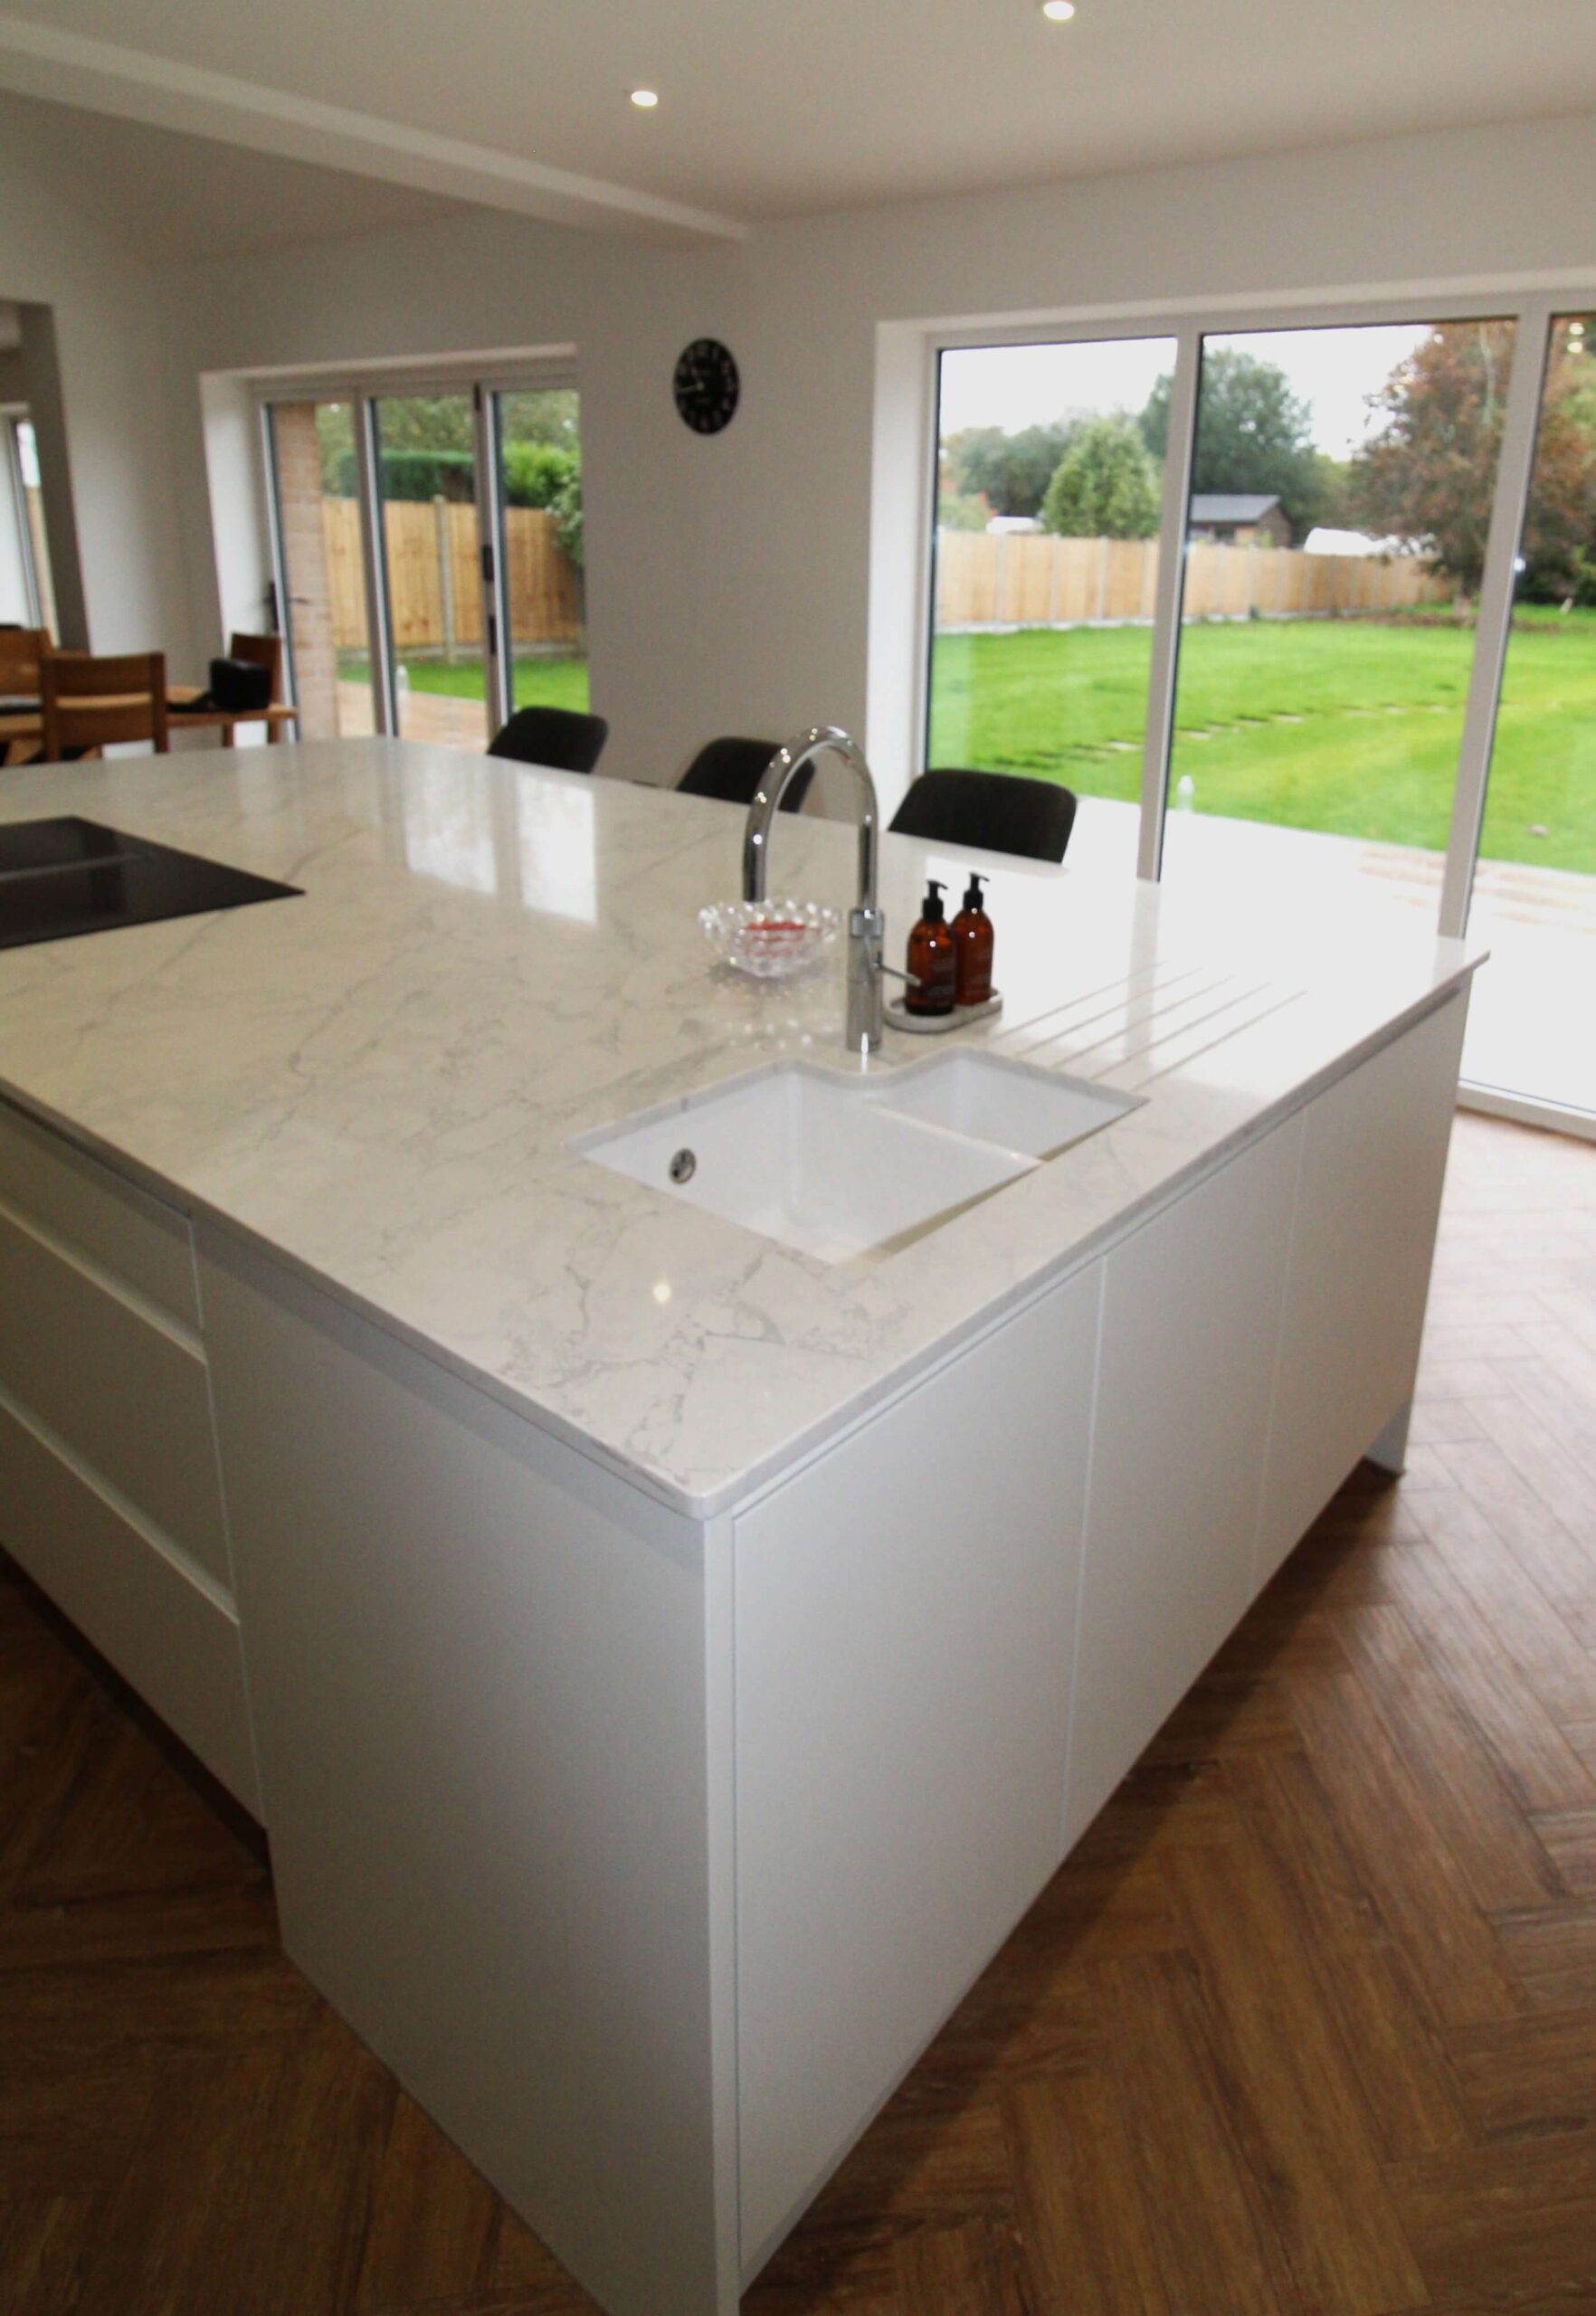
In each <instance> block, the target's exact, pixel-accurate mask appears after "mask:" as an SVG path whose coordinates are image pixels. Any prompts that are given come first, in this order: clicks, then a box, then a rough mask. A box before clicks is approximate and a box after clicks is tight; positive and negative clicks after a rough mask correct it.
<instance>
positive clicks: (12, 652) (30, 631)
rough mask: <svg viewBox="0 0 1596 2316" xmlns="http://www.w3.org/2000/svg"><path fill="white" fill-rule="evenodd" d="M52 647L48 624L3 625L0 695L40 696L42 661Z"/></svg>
mask: <svg viewBox="0 0 1596 2316" xmlns="http://www.w3.org/2000/svg"><path fill="white" fill-rule="evenodd" d="M49 649H50V631H49V629H48V628H47V627H5V628H0V699H28V700H33V699H37V698H38V697H39V663H40V661H41V660H43V657H44V655H45V653H46V652H47V651H48V650H49Z"/></svg>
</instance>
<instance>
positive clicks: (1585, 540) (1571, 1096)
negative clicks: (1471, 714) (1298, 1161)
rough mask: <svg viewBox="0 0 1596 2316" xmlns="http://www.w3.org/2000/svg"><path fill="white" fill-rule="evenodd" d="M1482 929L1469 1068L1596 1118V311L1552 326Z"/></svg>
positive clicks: (1491, 1086)
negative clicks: (1485, 953) (1486, 959)
mask: <svg viewBox="0 0 1596 2316" xmlns="http://www.w3.org/2000/svg"><path fill="white" fill-rule="evenodd" d="M1469 931H1470V933H1471V935H1475V936H1477V937H1478V938H1479V939H1481V940H1485V941H1488V943H1489V944H1490V949H1491V962H1490V963H1489V965H1488V966H1487V969H1486V971H1485V972H1484V973H1481V974H1480V975H1479V977H1478V981H1477V987H1476V992H1475V997H1474V1001H1473V1004H1472V1006H1471V1008H1470V1011H1469V1018H1468V1042H1467V1044H1466V1045H1465V1048H1464V1052H1463V1074H1464V1077H1465V1078H1466V1079H1468V1080H1469V1081H1471V1082H1472V1083H1473V1084H1475V1085H1477V1086H1478V1087H1483V1088H1485V1089H1487V1092H1489V1093H1491V1094H1495V1095H1497V1096H1506V1099H1507V1101H1508V1102H1509V1103H1512V1102H1515V1101H1519V1102H1529V1103H1532V1104H1537V1105H1539V1104H1546V1105H1551V1106H1554V1107H1556V1108H1558V1109H1562V1110H1567V1111H1572V1112H1575V1113H1578V1114H1581V1115H1582V1116H1583V1117H1585V1118H1586V1119H1588V1120H1589V1121H1590V1123H1591V1125H1592V1126H1596V1028H1593V1027H1592V1023H1596V312H1588V313H1583V314H1563V315H1558V316H1555V317H1553V321H1552V325H1551V339H1550V344H1549V346H1548V349H1547V358H1546V365H1545V372H1544V384H1543V385H1542V390H1541V398H1540V413H1539V422H1538V425H1537V428H1536V439H1535V451H1534V464H1533V465H1532V467H1531V470H1530V483H1529V494H1528V501H1527V505H1526V508H1525V520H1524V527H1523V533H1522V536H1521V538H1520V541H1519V551H1518V555H1517V556H1516V558H1515V588H1514V598H1513V617H1512V627H1511V631H1510V632H1509V635H1508V639H1507V650H1506V665H1505V668H1504V672H1503V679H1502V690H1501V698H1500V702H1499V705H1498V707H1497V710H1496V729H1495V736H1494V741H1493V745H1492V750H1491V764H1490V777H1489V781H1488V784H1487V790H1486V806H1485V817H1484V822H1483V826H1482V830H1481V835H1480V844H1479V857H1478V864H1477V868H1476V870H1475V878H1474V898H1473V906H1472V909H1471V912H1470V916H1469Z"/></svg>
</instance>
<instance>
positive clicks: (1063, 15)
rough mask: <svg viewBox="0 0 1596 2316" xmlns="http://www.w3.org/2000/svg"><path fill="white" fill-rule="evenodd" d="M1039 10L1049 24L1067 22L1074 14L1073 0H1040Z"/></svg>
mask: <svg viewBox="0 0 1596 2316" xmlns="http://www.w3.org/2000/svg"><path fill="white" fill-rule="evenodd" d="M1041 12H1042V14H1043V15H1044V16H1045V17H1046V18H1047V20H1048V22H1049V24H1068V23H1069V19H1070V17H1071V16H1073V15H1074V14H1075V0H1041Z"/></svg>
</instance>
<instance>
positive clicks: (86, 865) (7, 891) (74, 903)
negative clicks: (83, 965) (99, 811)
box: [0, 816, 300, 949]
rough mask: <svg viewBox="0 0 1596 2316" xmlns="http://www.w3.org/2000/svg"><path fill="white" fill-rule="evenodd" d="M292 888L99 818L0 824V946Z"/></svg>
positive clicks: (270, 896)
mask: <svg viewBox="0 0 1596 2316" xmlns="http://www.w3.org/2000/svg"><path fill="white" fill-rule="evenodd" d="M299 889H300V888H299V886H298V885H279V884H274V883H273V881H272V880H271V878H270V877H252V876H251V875H249V874H248V872H247V871H246V870H244V869H226V868H223V865H222V863H221V862H220V861H218V860H202V859H200V858H199V856H198V854H197V853H193V852H176V851H174V850H173V849H172V847H171V846H170V845H167V844H152V843H151V842H150V840H149V839H148V838H147V837H142V836H124V835H123V834H122V832H121V831H120V830H119V829H108V828H102V827H101V826H100V822H99V821H81V820H78V819H77V818H76V817H75V816H74V817H72V818H70V819H63V820H57V821H11V822H9V823H5V822H0V949H20V948H23V947H24V946H25V945H26V944H28V943H30V942H33V941H66V940H70V939H71V938H72V937H73V936H74V935H78V934H81V933H110V932H114V931H115V930H116V929H117V927H118V926H119V925H157V924H159V922H160V921H161V919H162V918H163V917H168V916H200V915H201V914H202V913H203V912H204V911H205V910H207V909H215V908H242V906H244V904H245V903H246V902H248V901H277V900H285V899H287V898H288V897H290V895H297V894H298V893H299Z"/></svg>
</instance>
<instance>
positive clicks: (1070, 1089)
mask: <svg viewBox="0 0 1596 2316" xmlns="http://www.w3.org/2000/svg"><path fill="white" fill-rule="evenodd" d="M876 1086H877V1091H876V1095H875V1098H876V1099H877V1100H878V1101H879V1103H880V1104H881V1106H882V1107H883V1108H885V1109H890V1110H895V1111H897V1113H898V1115H899V1116H900V1117H911V1118H921V1119H924V1120H925V1122H926V1124H927V1125H939V1126H945V1127H947V1128H948V1129H949V1131H950V1132H952V1133H954V1134H967V1135H969V1136H970V1137H971V1139H972V1140H974V1141H978V1142H995V1143H999V1144H1002V1147H1003V1148H1004V1149H1005V1150H1019V1151H1023V1152H1024V1153H1026V1155H1027V1156H1028V1157H1031V1158H1053V1157H1056V1156H1057V1155H1058V1153H1059V1151H1060V1150H1067V1149H1068V1148H1069V1145H1070V1144H1071V1143H1072V1142H1080V1141H1083V1140H1084V1139H1085V1137H1086V1136H1087V1135H1088V1134H1096V1133H1097V1130H1098V1128H1099V1127H1100V1126H1105V1125H1112V1124H1113V1123H1114V1120H1115V1119H1116V1118H1121V1117H1123V1116H1124V1115H1125V1114H1126V1111H1127V1110H1134V1109H1135V1108H1137V1107H1138V1106H1139V1105H1138V1104H1137V1102H1136V1101H1135V1099H1134V1098H1133V1097H1132V1096H1129V1095H1126V1094H1112V1093H1106V1092H1105V1091H1104V1090H1103V1088H1102V1087H1100V1086H1091V1085H1088V1084H1086V1083H1084V1082H1083V1081H1082V1080H1081V1079H1080V1078H1078V1077H1059V1076H1057V1075H1056V1074H1055V1073H1054V1072H1053V1071H1052V1070H1050V1069H1034V1068H1031V1067H1030V1065H1029V1064H1027V1063H1025V1062H1022V1061H1010V1060H1008V1059H1007V1058H1005V1057H1004V1056H1003V1055H1002V1054H991V1053H969V1052H963V1051H961V1052H957V1053H949V1054H937V1055H936V1056H934V1057H933V1058H932V1059H930V1060H929V1061H923V1062H917V1063H913V1064H911V1065H910V1066H909V1067H908V1068H905V1069H901V1070H898V1071H897V1072H896V1073H895V1074H894V1075H893V1076H892V1077H889V1078H886V1079H882V1080H879V1081H876Z"/></svg>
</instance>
